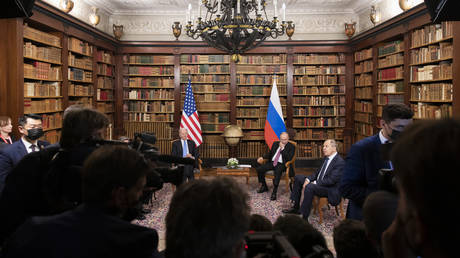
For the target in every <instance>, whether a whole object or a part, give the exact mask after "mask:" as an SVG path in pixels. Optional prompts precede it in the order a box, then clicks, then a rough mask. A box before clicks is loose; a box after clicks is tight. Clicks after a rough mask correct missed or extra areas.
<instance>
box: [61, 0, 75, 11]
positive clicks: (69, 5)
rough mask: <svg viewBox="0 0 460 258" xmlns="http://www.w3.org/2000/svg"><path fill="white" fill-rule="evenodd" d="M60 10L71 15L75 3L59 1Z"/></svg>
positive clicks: (67, 0) (66, 0)
mask: <svg viewBox="0 0 460 258" xmlns="http://www.w3.org/2000/svg"><path fill="white" fill-rule="evenodd" d="M59 8H60V9H61V10H62V11H63V12H65V13H70V11H72V9H73V1H72V0H61V1H59Z"/></svg>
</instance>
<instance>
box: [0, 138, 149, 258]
mask: <svg viewBox="0 0 460 258" xmlns="http://www.w3.org/2000/svg"><path fill="white" fill-rule="evenodd" d="M151 170H152V167H151V166H150V164H148V162H147V161H146V160H145V159H144V158H143V157H142V155H140V154H139V153H137V152H136V151H134V150H131V149H129V148H128V147H123V146H102V147H100V148H98V149H97V150H95V151H94V152H93V153H92V154H91V155H90V156H89V158H87V159H86V161H85V163H84V167H83V169H82V181H83V185H82V186H83V187H82V190H83V204H82V205H80V206H78V207H77V208H76V209H73V210H71V211H67V212H64V213H62V214H59V215H56V216H50V217H32V218H31V219H30V220H28V221H27V222H26V223H25V224H23V225H22V226H21V227H20V228H19V229H18V230H17V231H16V232H15V233H14V234H13V235H12V237H11V238H10V239H9V240H8V241H7V242H6V244H5V246H4V249H3V255H4V256H2V257H7V258H8V257H120V258H121V257H139V258H141V257H146V258H147V257H156V256H157V255H158V251H157V246H158V234H157V232H156V231H155V230H153V229H150V228H145V227H142V226H138V225H134V224H131V223H130V222H129V221H125V220H122V219H121V218H122V217H123V216H124V214H125V213H126V212H127V210H128V209H129V208H132V207H134V206H135V205H136V204H137V203H138V201H139V197H140V195H141V194H142V190H143V188H144V185H145V182H146V175H147V174H148V173H149V172H151Z"/></svg>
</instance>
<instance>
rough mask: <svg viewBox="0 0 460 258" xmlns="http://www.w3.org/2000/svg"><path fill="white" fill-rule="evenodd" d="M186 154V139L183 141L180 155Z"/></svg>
mask: <svg viewBox="0 0 460 258" xmlns="http://www.w3.org/2000/svg"><path fill="white" fill-rule="evenodd" d="M185 156H187V140H185V141H184V145H182V157H185Z"/></svg>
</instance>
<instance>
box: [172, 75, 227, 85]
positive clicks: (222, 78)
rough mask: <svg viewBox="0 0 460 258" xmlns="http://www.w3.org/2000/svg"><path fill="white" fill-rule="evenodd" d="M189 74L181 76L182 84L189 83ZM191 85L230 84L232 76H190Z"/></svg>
mask: <svg viewBox="0 0 460 258" xmlns="http://www.w3.org/2000/svg"><path fill="white" fill-rule="evenodd" d="M188 78H189V75H188V74H181V75H180V82H181V83H188ZM190 80H191V83H203V82H204V83H213V82H214V83H216V82H219V83H230V75H224V74H192V75H190Z"/></svg>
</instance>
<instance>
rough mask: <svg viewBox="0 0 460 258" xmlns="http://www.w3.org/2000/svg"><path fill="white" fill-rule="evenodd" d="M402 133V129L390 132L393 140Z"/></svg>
mask: <svg viewBox="0 0 460 258" xmlns="http://www.w3.org/2000/svg"><path fill="white" fill-rule="evenodd" d="M401 133H402V132H401V131H397V130H395V129H393V130H391V134H390V138H391V140H392V141H393V142H394V141H396V140H397V139H398V138H399V136H400V135H401Z"/></svg>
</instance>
